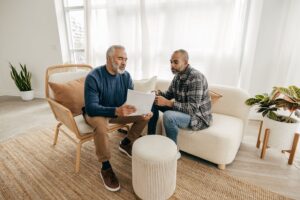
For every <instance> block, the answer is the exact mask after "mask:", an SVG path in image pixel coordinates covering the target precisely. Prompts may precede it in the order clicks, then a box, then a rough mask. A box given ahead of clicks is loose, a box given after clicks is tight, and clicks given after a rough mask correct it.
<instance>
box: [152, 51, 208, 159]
mask: <svg viewBox="0 0 300 200" xmlns="http://www.w3.org/2000/svg"><path fill="white" fill-rule="evenodd" d="M170 62H171V70H172V72H173V74H175V77H174V78H173V80H172V83H171V85H170V86H169V88H168V90H167V91H166V92H161V91H160V90H158V91H156V94H157V96H156V99H155V103H154V105H153V107H152V112H153V117H152V118H151V119H150V121H149V123H148V134H155V130H156V123H157V120H158V117H159V112H158V111H159V110H160V111H162V112H164V115H163V124H164V128H165V130H166V134H167V136H168V137H169V138H170V139H172V140H173V141H174V142H175V143H177V135H178V128H191V129H192V130H200V129H205V128H207V127H209V125H210V123H211V121H212V115H211V101H210V97H209V94H208V84H207V80H206V78H205V76H204V75H203V74H202V73H201V72H199V71H197V70H196V69H194V68H192V67H191V66H190V65H189V56H188V53H187V52H186V51H185V50H183V49H179V50H177V51H175V52H174V53H173V54H172V57H171V60H170ZM179 157H180V153H178V158H179Z"/></svg>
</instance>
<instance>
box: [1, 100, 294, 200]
mask: <svg viewBox="0 0 300 200" xmlns="http://www.w3.org/2000/svg"><path fill="white" fill-rule="evenodd" d="M54 125H55V119H54V117H53V115H52V113H51V110H50V108H49V106H48V104H47V103H46V101H45V100H43V99H35V100H33V101H30V102H24V101H21V100H20V98H19V97H8V96H0V141H3V140H6V139H8V138H9V137H13V136H16V135H18V134H22V133H23V132H24V130H29V129H32V128H37V127H45V126H54ZM257 131H258V124H257V122H255V121H249V124H248V127H247V131H246V134H245V136H244V139H243V142H242V144H241V147H240V150H239V152H238V154H237V157H236V159H235V161H234V162H233V163H232V164H230V165H227V166H226V170H225V172H227V173H228V174H230V175H232V176H235V177H238V178H240V179H242V180H246V181H248V182H251V183H254V184H256V185H259V186H261V187H263V188H268V189H270V190H271V191H274V192H277V193H280V194H283V195H285V196H288V197H291V198H294V199H300V190H299V188H300V145H299V148H298V151H297V154H296V160H295V161H294V164H293V165H288V164H287V160H288V155H285V154H282V153H280V150H277V149H272V148H271V149H268V150H267V154H266V158H265V159H264V160H262V159H260V158H259V155H260V149H256V147H255V144H256V137H257ZM183 156H187V157H190V158H191V159H195V160H197V161H199V162H202V163H205V164H207V165H214V164H212V163H209V162H206V161H204V160H202V159H198V158H195V157H193V156H190V155H187V154H183Z"/></svg>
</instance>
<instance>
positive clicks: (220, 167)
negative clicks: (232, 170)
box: [218, 164, 226, 170]
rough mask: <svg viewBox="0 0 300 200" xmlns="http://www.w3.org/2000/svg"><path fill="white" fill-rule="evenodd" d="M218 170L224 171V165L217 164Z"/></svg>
mask: <svg viewBox="0 0 300 200" xmlns="http://www.w3.org/2000/svg"><path fill="white" fill-rule="evenodd" d="M218 168H219V169H221V170H224V169H226V165H225V164H218Z"/></svg>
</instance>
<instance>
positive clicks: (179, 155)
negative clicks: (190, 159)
mask: <svg viewBox="0 0 300 200" xmlns="http://www.w3.org/2000/svg"><path fill="white" fill-rule="evenodd" d="M180 158H181V153H180V152H179V151H177V154H176V159H177V160H179V159H180Z"/></svg>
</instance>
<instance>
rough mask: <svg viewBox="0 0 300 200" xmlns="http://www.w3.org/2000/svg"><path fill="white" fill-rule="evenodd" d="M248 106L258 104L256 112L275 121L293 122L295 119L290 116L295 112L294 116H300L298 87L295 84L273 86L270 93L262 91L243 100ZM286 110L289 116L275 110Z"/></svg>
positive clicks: (299, 91) (299, 90)
mask: <svg viewBox="0 0 300 200" xmlns="http://www.w3.org/2000/svg"><path fill="white" fill-rule="evenodd" d="M245 103H246V104H247V105H248V106H254V105H258V109H257V112H259V113H262V116H263V117H265V116H267V117H269V118H270V119H273V120H275V121H280V122H286V123H295V122H296V120H295V119H293V118H292V117H291V116H292V114H293V113H295V116H296V117H300V112H299V110H300V88H298V87H296V86H289V87H287V88H286V87H273V91H272V92H271V94H270V95H269V94H267V93H263V94H258V95H255V96H254V97H252V98H249V99H247V100H246V101H245ZM280 109H282V110H288V111H289V112H290V114H289V116H283V115H279V114H277V113H276V112H277V111H279V110H280Z"/></svg>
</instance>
